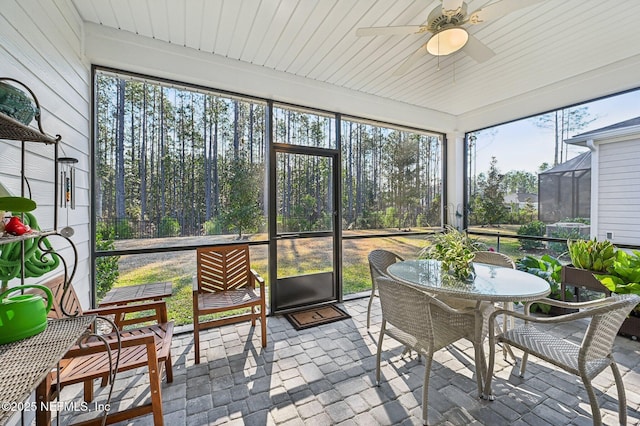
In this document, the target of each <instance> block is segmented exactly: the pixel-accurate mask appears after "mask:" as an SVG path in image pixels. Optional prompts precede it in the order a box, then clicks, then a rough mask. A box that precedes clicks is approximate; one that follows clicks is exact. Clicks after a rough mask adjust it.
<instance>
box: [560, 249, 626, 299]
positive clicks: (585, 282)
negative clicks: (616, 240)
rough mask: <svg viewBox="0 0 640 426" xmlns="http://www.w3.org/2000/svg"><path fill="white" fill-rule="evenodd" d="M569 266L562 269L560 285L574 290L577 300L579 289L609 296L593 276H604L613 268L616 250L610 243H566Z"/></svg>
mask: <svg viewBox="0 0 640 426" xmlns="http://www.w3.org/2000/svg"><path fill="white" fill-rule="evenodd" d="M567 246H568V248H569V256H570V257H571V265H567V266H564V267H563V268H562V277H561V283H562V285H563V286H566V285H571V286H574V287H575V288H576V296H577V297H578V300H579V294H580V290H581V289H587V290H591V291H596V292H600V293H605V294H606V295H607V296H609V295H611V292H610V291H609V289H607V288H606V287H604V286H603V285H602V284H601V283H600V281H598V279H596V278H595V277H594V275H593V274H606V273H608V272H609V269H610V268H611V267H612V266H613V263H614V260H615V257H616V248H615V246H614V245H613V244H612V243H611V241H607V240H605V241H598V240H597V239H595V238H594V239H592V240H569V241H567Z"/></svg>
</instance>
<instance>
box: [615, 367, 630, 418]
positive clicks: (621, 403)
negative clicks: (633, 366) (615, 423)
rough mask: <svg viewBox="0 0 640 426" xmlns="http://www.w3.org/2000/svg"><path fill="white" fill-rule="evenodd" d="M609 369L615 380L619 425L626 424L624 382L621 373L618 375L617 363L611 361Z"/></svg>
mask: <svg viewBox="0 0 640 426" xmlns="http://www.w3.org/2000/svg"><path fill="white" fill-rule="evenodd" d="M611 371H613V378H614V379H615V382H616V389H617V390H618V417H619V419H620V424H621V425H626V424H627V395H626V394H625V390H624V383H623V382H622V375H620V369H619V368H618V364H616V363H615V362H611Z"/></svg>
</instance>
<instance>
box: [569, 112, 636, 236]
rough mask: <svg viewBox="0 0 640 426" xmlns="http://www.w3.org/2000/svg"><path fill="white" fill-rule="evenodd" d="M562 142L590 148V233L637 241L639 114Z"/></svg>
mask: <svg viewBox="0 0 640 426" xmlns="http://www.w3.org/2000/svg"><path fill="white" fill-rule="evenodd" d="M565 142H566V143H569V144H573V145H578V146H586V147H587V148H589V150H590V152H591V176H592V178H591V216H590V217H591V236H592V237H597V238H598V239H599V240H604V239H607V240H611V241H612V242H614V243H618V244H634V245H640V167H638V160H639V159H640V117H636V118H633V119H631V120H627V121H623V122H620V123H616V124H613V125H611V126H607V127H603V128H601V129H597V130H592V131H589V132H586V133H582V134H580V135H576V136H574V137H572V138H570V139H568V140H566V141H565Z"/></svg>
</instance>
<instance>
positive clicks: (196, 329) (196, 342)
mask: <svg viewBox="0 0 640 426" xmlns="http://www.w3.org/2000/svg"><path fill="white" fill-rule="evenodd" d="M193 348H194V350H195V355H196V356H195V363H196V364H200V324H199V323H198V317H197V314H194V315H193Z"/></svg>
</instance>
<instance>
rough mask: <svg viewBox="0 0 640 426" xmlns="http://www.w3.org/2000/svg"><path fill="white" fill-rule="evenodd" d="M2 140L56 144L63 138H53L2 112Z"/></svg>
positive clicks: (0, 118)
mask: <svg viewBox="0 0 640 426" xmlns="http://www.w3.org/2000/svg"><path fill="white" fill-rule="evenodd" d="M0 139H9V140H14V141H29V142H42V143H46V144H54V143H58V142H60V139H61V138H60V136H56V137H52V136H49V135H47V134H45V133H42V132H40V131H39V130H38V129H36V128H33V127H29V126H25V125H24V124H22V123H21V122H19V121H18V120H15V119H13V118H11V117H9V116H8V115H6V114H3V113H1V112H0Z"/></svg>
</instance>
